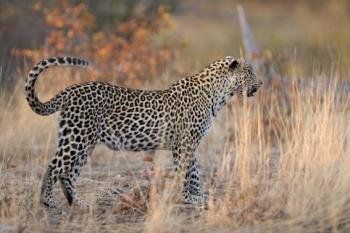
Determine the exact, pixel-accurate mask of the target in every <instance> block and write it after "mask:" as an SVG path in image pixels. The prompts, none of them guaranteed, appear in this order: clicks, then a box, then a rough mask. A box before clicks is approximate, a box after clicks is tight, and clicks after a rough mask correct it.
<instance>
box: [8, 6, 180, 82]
mask: <svg viewBox="0 0 350 233" xmlns="http://www.w3.org/2000/svg"><path fill="white" fill-rule="evenodd" d="M33 8H34V9H35V10H39V11H43V13H44V15H45V22H46V24H47V26H48V27H49V28H51V31H50V33H49V34H48V35H47V37H46V38H45V43H44V45H43V46H42V47H41V48H39V49H38V50H20V51H18V50H17V51H15V54H20V55H24V56H25V57H27V58H30V59H31V60H33V62H37V61H39V60H41V59H42V58H45V57H50V56H58V55H73V56H78V57H82V58H86V59H89V60H90V61H91V63H92V64H93V67H92V71H93V72H92V76H93V77H94V78H96V76H98V77H99V79H100V78H102V79H105V80H106V79H107V80H110V79H111V78H112V77H117V78H118V83H121V84H124V85H133V86H136V87H140V86H141V85H142V84H143V80H144V79H145V78H152V77H156V76H157V75H159V72H160V71H161V68H162V67H164V65H166V64H167V63H168V62H169V61H170V59H172V58H173V56H174V51H175V50H174V49H171V48H170V46H168V45H167V44H156V43H154V42H153V41H152V38H153V37H154V35H156V34H157V33H158V32H159V31H160V30H161V29H163V28H167V27H169V26H170V24H171V17H170V14H169V13H168V12H167V10H166V9H165V8H163V7H160V8H159V9H158V12H157V15H156V16H155V17H154V18H153V19H152V20H146V19H142V18H140V17H138V18H137V19H131V20H129V21H126V22H123V23H119V24H118V25H116V27H115V29H114V31H103V30H99V29H97V26H96V23H95V16H94V15H93V14H92V13H91V12H90V11H89V9H88V7H87V5H86V4H84V3H79V4H76V5H73V4H71V3H70V1H68V0H60V1H59V4H57V6H55V7H53V8H43V7H41V5H40V4H36V5H35V6H34V7H33Z"/></svg>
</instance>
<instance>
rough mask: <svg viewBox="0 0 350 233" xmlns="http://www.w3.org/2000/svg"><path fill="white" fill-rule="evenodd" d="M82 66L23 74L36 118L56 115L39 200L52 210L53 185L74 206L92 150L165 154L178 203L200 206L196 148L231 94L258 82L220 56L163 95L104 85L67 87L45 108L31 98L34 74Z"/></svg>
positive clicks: (64, 60)
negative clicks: (53, 145)
mask: <svg viewBox="0 0 350 233" xmlns="http://www.w3.org/2000/svg"><path fill="white" fill-rule="evenodd" d="M57 65H80V66H87V65H88V62H86V61H84V60H82V59H78V58H73V57H54V58H49V59H46V60H43V61H41V62H39V63H38V64H37V65H35V66H34V67H33V68H32V70H31V71H30V72H29V75H28V78H27V81H26V85H25V91H26V97H27V101H28V103H29V106H30V107H31V108H32V110H33V111H34V112H36V113H38V114H40V115H49V114H52V113H54V112H56V111H59V121H58V124H59V132H58V147H57V150H56V154H55V156H54V157H53V158H52V160H51V162H50V163H49V165H48V168H47V171H46V174H45V176H44V180H43V184H42V189H41V201H42V203H44V204H46V205H48V206H50V207H55V206H56V205H57V203H56V201H55V200H54V198H53V195H52V188H53V185H54V184H55V183H56V182H57V181H58V180H59V181H60V183H61V186H62V190H63V193H64V194H65V196H66V198H67V200H68V202H69V204H72V203H73V202H74V201H76V200H79V199H77V197H76V193H75V185H76V182H77V178H78V177H79V174H80V171H81V169H82V167H83V166H84V165H85V164H86V163H87V160H88V158H89V156H90V155H91V153H92V151H93V149H94V147H95V145H96V144H99V143H102V144H105V145H107V146H108V147H109V148H111V149H113V150H127V151H145V150H155V149H165V150H171V151H172V153H173V162H174V165H175V169H176V171H178V173H179V177H180V178H181V179H183V182H184V186H183V192H182V194H183V200H184V201H185V202H189V203H203V193H202V191H201V187H200V181H199V175H198V169H197V165H196V163H197V162H196V157H195V153H196V149H197V147H198V145H199V143H200V141H201V139H202V138H203V137H204V136H205V135H206V134H207V132H208V130H209V127H210V125H211V123H212V121H213V119H214V117H215V116H216V115H217V113H218V111H219V110H220V109H221V108H222V107H223V106H224V105H225V103H226V102H227V101H228V100H229V99H230V97H231V96H233V95H235V94H237V95H243V94H244V93H246V95H247V96H252V95H253V94H254V93H255V92H256V91H257V90H258V88H259V87H260V86H261V85H262V82H261V81H260V80H258V79H257V78H256V76H255V75H254V73H253V70H252V67H251V66H250V65H249V64H247V63H246V62H245V61H244V60H242V59H238V60H236V59H234V58H233V57H226V58H224V59H221V60H217V61H215V62H213V63H212V64H210V65H209V66H207V67H206V68H204V69H203V70H202V71H200V72H199V73H197V74H195V75H192V76H188V77H186V78H184V79H181V80H179V81H177V82H175V83H174V84H172V85H171V86H170V87H169V88H167V89H165V90H155V91H148V90H135V89H129V88H124V87H119V86H113V85H110V84H108V83H103V82H88V83H84V84H77V85H73V86H70V87H68V88H66V89H65V90H63V91H61V92H60V93H58V94H57V95H56V96H55V97H53V98H52V99H51V100H49V101H48V102H46V103H42V102H41V101H40V100H39V99H38V98H37V95H36V92H35V82H36V80H37V78H38V76H39V74H40V73H41V72H42V71H43V70H45V69H46V68H48V67H50V66H57Z"/></svg>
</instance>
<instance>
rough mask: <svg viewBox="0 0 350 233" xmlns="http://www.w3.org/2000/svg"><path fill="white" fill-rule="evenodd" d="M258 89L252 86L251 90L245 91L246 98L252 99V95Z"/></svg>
mask: <svg viewBox="0 0 350 233" xmlns="http://www.w3.org/2000/svg"><path fill="white" fill-rule="evenodd" d="M258 89H259V87H256V86H253V87H252V88H249V90H248V91H247V96H248V97H252V96H254V94H255V93H256V92H257V91H258Z"/></svg>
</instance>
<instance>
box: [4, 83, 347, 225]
mask: <svg viewBox="0 0 350 233" xmlns="http://www.w3.org/2000/svg"><path fill="white" fill-rule="evenodd" d="M52 78H53V79H54V77H52ZM47 79H51V77H47ZM317 80H319V79H318V77H315V79H314V81H312V85H310V87H305V88H300V89H298V88H294V89H288V100H289V101H290V109H287V108H286V106H285V105H283V104H281V101H276V98H278V93H279V92H278V91H276V90H265V91H262V92H261V93H259V94H258V95H257V97H254V98H251V99H249V100H244V101H243V103H238V101H233V103H232V104H231V105H230V106H228V107H226V108H225V109H224V110H223V111H222V112H221V115H220V117H219V118H218V119H217V121H216V122H215V124H214V126H213V129H212V130H211V131H210V134H209V136H208V137H207V138H206V139H205V142H203V143H202V145H201V146H200V148H199V151H198V155H199V162H200V164H201V176H202V183H203V188H204V191H206V192H209V203H208V209H207V210H203V209H200V208H195V207H193V206H186V205H182V204H181V203H179V202H178V201H177V196H176V193H174V191H173V190H174V189H175V188H174V185H173V182H172V180H173V178H172V177H173V175H171V172H170V171H169V170H171V163H170V153H168V152H156V154H155V162H154V163H149V162H146V161H144V160H142V156H140V154H144V153H138V154H136V153H126V152H112V151H110V150H106V149H105V148H103V147H98V148H97V149H96V150H95V152H94V154H93V156H92V157H91V158H90V160H89V164H88V165H87V166H86V167H85V169H84V170H83V173H82V175H81V178H80V179H79V182H78V183H79V185H78V193H80V194H81V195H82V196H83V197H84V198H86V199H88V200H90V201H92V202H93V203H94V204H93V206H92V207H91V208H90V209H89V210H83V209H80V208H78V207H72V208H69V207H68V206H67V205H66V204H65V202H66V201H65V199H64V198H63V195H62V194H61V192H60V190H59V187H58V186H59V185H57V187H56V190H55V192H56V196H57V198H58V199H59V201H60V202H61V203H64V204H62V207H61V208H60V210H57V211H47V210H46V209H45V208H43V207H42V206H41V205H40V204H39V191H40V184H41V179H42V176H43V173H44V171H45V168H46V163H47V161H48V160H49V159H50V158H51V157H52V156H53V151H54V149H55V148H54V147H55V138H56V123H55V117H54V116H51V117H41V116H38V115H35V114H34V113H33V112H32V111H31V110H30V109H29V107H28V106H27V103H26V101H25V98H24V96H23V83H22V82H19V83H18V85H17V86H16V88H15V90H14V92H13V93H12V94H11V95H10V96H5V94H3V95H2V96H1V99H0V107H1V109H2V113H1V115H0V129H1V134H0V190H1V192H0V224H1V225H0V229H11V230H13V231H23V230H24V231H28V232H36V231H44V230H47V229H49V228H52V229H53V231H82V232H97V231H102V232H103V231H118V232H130V231H136V232H187V231H200V232H213V231H215V232H346V231H348V230H350V221H349V218H348V216H350V196H349V193H350V182H349V180H350V139H349V136H350V134H349V133H350V124H349V119H350V108H349V103H350V100H349V97H348V96H347V97H346V98H342V99H339V98H338V97H337V92H336V85H337V84H336V82H335V81H334V82H333V83H331V85H329V86H327V87H322V86H321V85H318V84H317V83H318V81H317ZM272 93H273V94H272ZM271 96H275V98H272V97H271ZM169 173H170V174H169ZM145 174H146V175H145ZM149 174H151V175H149ZM109 187H111V188H112V189H113V190H120V192H121V193H122V194H120V193H118V192H117V191H115V192H114V193H113V192H112V194H111V195H110V197H109V199H106V200H104V202H98V198H97V197H96V195H95V194H96V193H99V192H101V191H104V190H107V189H108V188H109ZM135 193H136V194H135ZM131 194H132V195H134V196H132V197H131V201H130V195H131ZM128 195H129V196H128ZM136 199H137V200H136ZM135 202H137V203H135Z"/></svg>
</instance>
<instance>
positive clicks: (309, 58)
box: [0, 0, 350, 89]
mask: <svg viewBox="0 0 350 233" xmlns="http://www.w3.org/2000/svg"><path fill="white" fill-rule="evenodd" d="M238 4H241V5H242V6H243V8H244V10H245V13H246V17H247V20H248V23H249V25H250V27H251V29H252V31H253V33H254V36H255V40H256V42H257V43H258V44H259V45H260V47H261V49H262V52H263V53H264V55H265V57H267V58H268V59H270V60H273V65H274V68H275V69H276V70H277V71H278V72H279V73H281V74H282V75H286V74H290V72H293V74H294V75H295V74H297V75H298V74H299V75H302V76H303V77H308V76H310V75H312V74H313V73H314V72H315V70H317V72H323V71H328V70H330V68H331V67H332V66H334V65H336V66H337V68H339V69H338V70H339V71H340V72H343V73H344V72H345V73H346V74H347V73H348V69H347V67H348V66H349V63H350V56H349V55H350V43H349V39H350V30H348V29H349V28H350V27H349V26H350V20H349V19H350V2H349V1H346V0H331V1H326V0H320V1H316V0H315V1H301V0H300V1H275V0H268V1H257V0H250V1H235V0H234V1H232V0H217V1H215V3H214V2H212V1H209V0H202V1H194V0H186V1H175V0H164V1H160V0H155V1H145V0H143V1H135V0H131V1H128V0H106V1H104V2H103V4H101V3H100V2H98V1H93V0H87V1H75V0H71V1H69V0H57V1H52V0H50V1H41V0H28V1H20V0H14V1H6V0H1V1H0V65H1V73H2V75H1V80H0V86H1V88H2V89H3V88H4V87H6V88H9V87H12V86H13V85H14V84H15V83H16V81H17V79H18V78H22V79H23V78H24V77H22V76H19V75H18V72H19V71H20V70H21V69H22V68H23V67H24V65H25V66H32V65H33V64H34V63H35V62H38V61H39V60H41V59H42V58H44V57H49V56H57V55H74V56H79V57H82V58H86V59H88V60H90V61H91V62H92V63H93V64H94V68H93V70H92V71H93V72H90V73H89V74H88V76H89V78H88V79H91V78H93V77H94V78H98V79H101V78H102V79H107V80H115V81H116V82H117V83H119V84H121V85H122V84H123V85H132V86H134V87H141V86H144V84H145V82H150V81H151V80H154V79H156V80H157V82H159V81H160V80H159V79H160V78H159V75H160V74H162V73H164V72H167V73H169V74H170V76H171V77H177V78H175V79H178V78H179V77H178V76H179V75H181V74H183V73H188V72H189V73H190V71H191V70H193V69H194V68H196V69H197V68H200V67H202V66H203V65H206V64H208V63H210V62H211V61H213V60H215V59H218V58H220V57H223V56H226V55H233V56H235V57H239V56H243V55H244V54H243V53H244V52H243V45H242V39H241V33H240V28H239V23H238V18H237V10H236V7H237V5H238ZM291 63H292V64H293V66H292V68H291V66H290V64H291ZM27 68H29V67H27ZM291 69H292V71H291ZM26 71H27V70H26ZM341 76H342V77H347V76H348V75H341ZM160 86H162V85H160Z"/></svg>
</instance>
